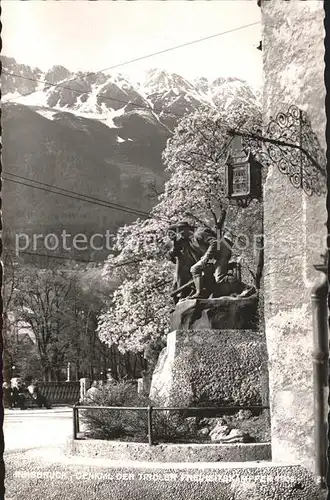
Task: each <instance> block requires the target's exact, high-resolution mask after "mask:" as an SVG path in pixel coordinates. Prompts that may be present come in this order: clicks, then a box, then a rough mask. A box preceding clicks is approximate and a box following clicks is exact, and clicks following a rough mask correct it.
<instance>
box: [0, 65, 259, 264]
mask: <svg viewBox="0 0 330 500" xmlns="http://www.w3.org/2000/svg"><path fill="white" fill-rule="evenodd" d="M2 64H3V70H4V71H3V73H2V96H3V105H2V121H3V160H2V161H3V165H4V170H5V171H6V172H10V173H13V174H16V175H20V176H23V177H26V178H33V179H36V180H38V181H40V182H44V183H47V184H50V185H52V186H59V187H64V188H65V189H68V190H72V191H75V192H79V193H82V194H86V195H91V196H94V197H96V198H99V199H104V200H108V201H109V202H111V201H112V202H116V203H121V204H122V205H125V206H129V207H131V208H133V209H134V208H135V209H137V210H142V211H144V212H149V211H150V209H151V208H152V206H153V205H154V204H155V203H156V202H157V200H156V199H155V198H154V197H153V198H151V197H150V196H149V194H150V185H151V184H152V185H155V186H157V189H158V190H159V191H160V190H161V188H162V185H163V183H164V181H165V180H166V178H167V174H166V172H165V171H164V167H163V164H162V158H161V155H162V151H163V150H164V149H165V147H166V142H167V140H168V139H169V138H170V137H171V135H172V133H173V130H174V128H175V126H176V125H177V123H178V121H179V119H180V117H181V116H184V115H185V114H187V113H190V112H193V111H195V110H196V109H198V108H200V107H204V108H205V107H207V108H218V109H220V108H221V107H222V108H223V109H229V108H230V106H231V105H232V104H234V103H236V104H237V101H239V102H242V103H243V102H244V103H249V104H251V105H256V103H257V97H256V96H255V93H254V91H253V90H252V89H251V87H250V86H249V85H248V84H247V83H246V82H243V81H242V80H240V79H237V78H231V79H225V78H219V79H216V80H214V82H209V81H208V80H207V79H206V78H203V77H201V78H199V79H196V80H194V81H193V82H192V81H189V80H187V79H186V78H183V77H181V76H180V75H178V74H176V73H170V72H167V71H165V70H160V69H150V70H149V71H148V72H147V73H146V77H145V79H144V81H143V82H142V83H140V84H136V83H134V82H132V81H129V79H128V78H126V77H125V76H123V75H122V74H121V73H111V74H106V72H95V73H93V74H89V73H86V72H77V73H73V72H71V71H70V70H68V69H67V68H65V67H64V66H60V65H57V66H53V67H52V68H51V69H49V70H47V71H41V70H40V69H39V68H33V67H31V66H28V65H24V64H20V63H17V62H16V61H15V59H14V58H8V57H6V56H2ZM8 73H12V74H13V75H18V76H10V75H8ZM20 77H22V78H20ZM34 80H40V81H41V82H46V81H47V83H49V84H51V85H47V83H38V82H35V81H34ZM64 87H65V88H64ZM28 92H31V94H30V95H28V96H26V97H22V94H26V93H28ZM32 92H33V93H32ZM6 99H9V101H8V102H6ZM15 101H16V102H15ZM3 205H4V231H14V232H16V233H17V232H28V233H31V234H32V233H36V232H38V231H40V230H43V231H48V232H52V233H57V232H59V231H62V230H63V229H66V230H68V231H71V232H73V231H76V232H77V231H78V232H85V233H88V234H92V233H93V232H94V233H95V232H104V231H106V230H107V229H108V230H110V231H111V232H114V231H116V229H117V228H118V227H119V226H121V225H123V224H125V223H130V222H132V221H133V220H134V219H135V218H136V217H135V216H133V215H129V214H125V213H120V212H119V211H115V210H110V209H107V208H106V207H100V206H98V205H95V206H93V205H92V204H88V203H85V202H82V201H78V200H73V199H68V198H65V197H62V196H60V195H54V194H51V193H49V192H43V191H42V190H37V189H35V188H32V187H28V186H23V185H20V184H18V183H17V182H11V181H8V180H7V181H6V180H4V191H3ZM93 255H94V254H93ZM88 256H90V254H88ZM103 257H104V254H102V252H101V253H99V254H98V255H97V256H96V257H95V258H97V259H98V258H100V259H102V258H103Z"/></svg>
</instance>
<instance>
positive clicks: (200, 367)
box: [150, 330, 268, 407]
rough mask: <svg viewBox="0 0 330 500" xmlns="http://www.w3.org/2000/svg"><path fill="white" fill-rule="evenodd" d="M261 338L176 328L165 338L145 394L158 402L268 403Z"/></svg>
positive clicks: (242, 332) (239, 332)
mask: <svg viewBox="0 0 330 500" xmlns="http://www.w3.org/2000/svg"><path fill="white" fill-rule="evenodd" d="M267 375H268V371H267V350H266V343H265V339H264V338H263V337H262V336H261V335H260V334H259V333H257V332H253V331H252V332H251V331H248V330H221V331H220V330H200V331H199V330H197V331H191V330H178V331H173V332H171V333H170V334H169V335H168V337H167V346H166V348H164V349H163V351H162V352H161V354H160V356H159V359H158V362H157V365H156V368H155V370H154V373H153V377H152V382H151V389H150V398H151V399H152V400H153V401H154V402H155V404H157V405H159V406H181V407H182V406H193V405H201V404H203V405H204V406H206V405H207V406H221V405H224V406H227V405H251V406H252V405H261V404H264V405H266V404H268V376H267Z"/></svg>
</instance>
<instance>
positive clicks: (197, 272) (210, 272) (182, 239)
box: [169, 222, 252, 303]
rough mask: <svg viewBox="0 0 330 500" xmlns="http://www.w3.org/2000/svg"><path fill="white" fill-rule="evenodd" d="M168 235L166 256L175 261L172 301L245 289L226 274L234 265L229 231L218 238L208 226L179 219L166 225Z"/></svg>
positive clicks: (235, 279)
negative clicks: (167, 253)
mask: <svg viewBox="0 0 330 500" xmlns="http://www.w3.org/2000/svg"><path fill="white" fill-rule="evenodd" d="M169 237H170V239H171V240H172V242H173V248H172V250H171V251H170V252H169V258H170V259H171V260H172V262H174V263H175V264H176V271H175V279H174V291H173V293H172V296H173V297H174V302H175V303H177V302H178V300H180V299H183V298H188V297H189V298H191V299H195V298H208V297H211V296H212V297H219V296H223V295H231V294H232V293H236V294H240V293H242V292H243V291H246V289H247V287H246V285H244V284H242V283H241V282H240V281H239V280H237V278H235V277H234V276H232V275H229V271H230V269H232V268H233V267H234V266H233V263H231V262H230V260H231V257H232V247H233V241H232V238H231V236H230V234H229V232H225V233H224V235H223V236H222V237H220V236H218V235H217V234H216V232H215V231H213V230H211V229H209V228H207V227H203V226H199V227H197V228H194V227H193V226H192V225H191V224H189V223H188V222H179V223H177V224H173V225H172V226H170V227H169ZM191 285H194V291H193V292H191V290H192V287H191ZM248 288H249V289H251V288H252V287H248Z"/></svg>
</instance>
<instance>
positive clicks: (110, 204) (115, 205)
mask: <svg viewBox="0 0 330 500" xmlns="http://www.w3.org/2000/svg"><path fill="white" fill-rule="evenodd" d="M3 173H4V174H6V175H11V176H12V177H17V178H18V179H22V180H24V181H29V182H34V183H36V184H39V185H41V186H45V187H47V188H51V189H58V190H59V191H63V192H64V193H68V194H70V195H76V196H77V197H83V198H84V201H88V200H91V201H94V202H96V203H95V204H100V205H101V204H102V206H106V207H108V208H114V209H117V210H121V209H126V210H129V211H131V212H132V213H133V214H134V215H141V216H149V215H150V214H149V213H148V212H144V211H143V210H139V209H135V208H133V207H128V206H126V205H122V204H120V203H115V202H112V201H107V200H103V199H101V198H96V197H94V196H90V195H87V194H84V193H78V192H77V191H71V190H69V189H64V188H61V187H59V186H55V185H52V184H48V183H46V182H41V181H37V180H35V179H31V178H29V177H24V176H22V175H18V174H13V173H11V172H7V171H6V170H4V171H3ZM6 180H11V179H6ZM12 182H13V181H12ZM31 187H33V186H31ZM49 191H50V190H49ZM50 192H52V191H50ZM54 194H55V193H54ZM56 194H62V193H56ZM85 198H86V200H85Z"/></svg>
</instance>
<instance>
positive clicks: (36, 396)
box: [27, 381, 51, 410]
mask: <svg viewBox="0 0 330 500" xmlns="http://www.w3.org/2000/svg"><path fill="white" fill-rule="evenodd" d="M27 390H28V392H29V394H30V397H31V398H32V399H33V400H34V401H35V402H36V403H37V405H38V407H39V408H42V407H43V406H44V407H45V408H47V410H49V409H50V408H51V404H50V402H49V401H48V399H47V398H46V397H45V396H44V395H43V394H41V392H40V388H39V387H38V385H37V384H36V383H33V381H31V383H30V384H29V385H28V387H27Z"/></svg>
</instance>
